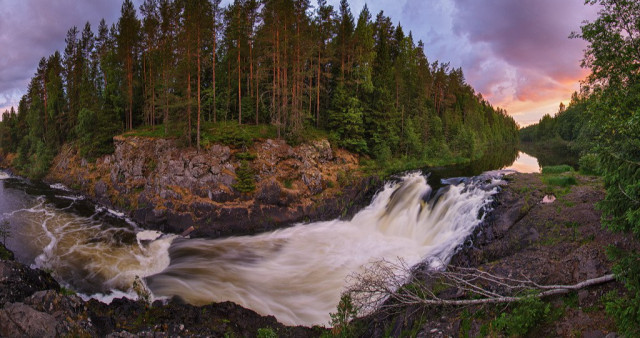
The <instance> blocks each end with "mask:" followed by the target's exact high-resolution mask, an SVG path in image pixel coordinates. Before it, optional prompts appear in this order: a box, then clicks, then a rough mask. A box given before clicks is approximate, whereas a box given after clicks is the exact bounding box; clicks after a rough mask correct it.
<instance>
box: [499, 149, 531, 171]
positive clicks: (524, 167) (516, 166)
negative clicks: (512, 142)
mask: <svg viewBox="0 0 640 338" xmlns="http://www.w3.org/2000/svg"><path fill="white" fill-rule="evenodd" d="M503 169H506V170H515V171H517V172H520V173H539V172H540V164H539V163H538V159H537V158H535V157H533V156H531V155H529V154H527V153H524V152H522V151H520V152H518V157H517V158H516V160H515V161H513V163H511V164H510V165H508V166H505V167H504V168H503Z"/></svg>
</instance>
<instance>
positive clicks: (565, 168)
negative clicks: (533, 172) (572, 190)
mask: <svg viewBox="0 0 640 338" xmlns="http://www.w3.org/2000/svg"><path fill="white" fill-rule="evenodd" d="M571 171H573V168H571V166H569V165H566V164H563V165H555V166H547V167H542V174H543V175H545V174H562V173H565V172H571Z"/></svg>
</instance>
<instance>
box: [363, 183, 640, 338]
mask: <svg viewBox="0 0 640 338" xmlns="http://www.w3.org/2000/svg"><path fill="white" fill-rule="evenodd" d="M575 177H576V179H577V185H575V186H571V187H568V188H561V187H554V186H550V185H547V184H545V183H544V182H543V180H542V178H543V176H542V175H540V174H515V175H512V176H508V177H507V179H508V181H509V184H508V185H506V186H505V187H504V189H503V191H502V192H500V193H499V194H498V195H497V196H496V199H495V201H494V211H492V212H491V213H490V214H489V215H488V218H487V220H486V222H484V223H483V224H482V225H481V226H480V227H478V228H477V229H476V230H475V232H474V234H473V235H472V237H471V238H470V240H469V241H467V245H466V246H465V247H464V248H463V250H461V251H460V252H459V253H458V254H456V255H455V256H454V258H453V259H452V261H451V264H450V266H459V267H472V268H477V269H478V270H480V271H485V272H488V273H492V274H495V275H497V276H504V277H509V278H528V279H531V280H532V281H533V282H535V283H537V284H540V285H572V284H576V283H578V282H581V281H584V280H587V279H592V278H596V277H600V276H604V275H606V274H610V273H611V268H612V265H613V263H612V262H611V261H610V260H609V259H607V256H606V249H607V247H608V246H609V245H614V246H617V247H620V248H623V249H638V248H640V245H639V244H638V243H637V241H634V240H633V239H632V238H629V237H628V236H625V235H624V234H613V233H610V232H609V231H607V230H605V229H602V226H601V222H600V212H599V211H597V210H596V209H595V206H594V205H595V203H597V202H598V201H600V200H601V199H602V198H603V197H604V188H603V185H602V182H601V180H600V179H599V178H596V177H591V176H582V175H575ZM550 193H551V194H553V195H554V196H555V197H556V199H555V200H554V201H553V202H552V203H543V202H542V201H543V199H544V197H545V196H548V195H549V194H550ZM424 282H426V281H424V280H423V283H424ZM435 289H437V291H435V292H436V293H437V294H438V295H441V296H442V298H444V299H453V300H456V299H458V300H459V299H465V296H467V295H466V294H465V293H464V292H462V291H460V290H459V289H456V288H447V287H444V288H443V287H442V286H439V287H435V286H434V290H435ZM623 290H624V288H623V287H622V284H620V283H618V282H615V281H614V282H608V283H604V284H601V285H596V286H592V287H589V288H584V289H580V290H577V291H573V292H570V293H568V294H567V295H560V296H553V297H549V298H545V299H543V300H542V301H541V302H532V303H524V304H523V303H514V304H510V305H505V304H485V305H473V306H464V307H451V306H430V307H427V306H415V305H407V306H402V307H400V309H401V310H399V311H396V312H395V313H392V314H390V313H386V312H384V311H379V312H377V313H375V314H373V315H371V316H369V317H366V318H364V319H359V320H356V321H355V322H354V324H352V325H354V326H355V327H356V328H358V329H359V330H360V331H359V332H360V334H361V335H363V336H382V335H386V334H390V335H392V336H403V335H407V334H418V335H419V336H420V335H425V336H441V337H442V336H444V337H447V336H452V337H456V336H470V337H475V336H486V335H497V336H500V335H506V336H512V335H530V336H538V337H543V336H559V337H574V336H588V337H605V336H607V337H615V336H616V335H615V332H616V326H615V323H614V322H613V320H612V319H611V318H610V317H608V316H607V314H606V312H605V299H606V297H610V296H611V295H614V296H615V295H616V294H618V293H621V292H623ZM396 310H397V309H396ZM611 334H612V335H611Z"/></svg>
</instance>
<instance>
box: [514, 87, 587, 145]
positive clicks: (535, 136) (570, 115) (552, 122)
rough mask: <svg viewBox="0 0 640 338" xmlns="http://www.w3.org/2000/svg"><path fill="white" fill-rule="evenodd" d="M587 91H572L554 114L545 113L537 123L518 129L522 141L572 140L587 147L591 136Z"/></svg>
mask: <svg viewBox="0 0 640 338" xmlns="http://www.w3.org/2000/svg"><path fill="white" fill-rule="evenodd" d="M587 103H588V96H587V93H584V92H583V93H580V94H579V93H577V92H574V93H573V95H572V96H571V102H570V103H569V105H568V106H565V105H564V104H563V103H560V107H559V108H558V112H557V113H556V115H555V116H553V117H552V116H551V115H549V114H545V115H544V116H543V117H542V118H541V119H540V121H538V123H536V124H533V125H530V126H527V127H525V128H522V129H520V140H521V141H523V142H545V141H549V140H553V139H560V140H562V141H566V142H574V144H575V145H576V146H577V147H581V148H587V147H588V143H589V141H590V140H591V138H592V136H593V135H592V131H591V128H590V126H589V120H590V114H591V113H590V111H589V110H588V109H587Z"/></svg>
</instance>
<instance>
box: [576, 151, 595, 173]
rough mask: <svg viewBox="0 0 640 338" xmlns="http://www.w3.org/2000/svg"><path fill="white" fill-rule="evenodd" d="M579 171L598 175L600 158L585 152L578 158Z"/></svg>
mask: <svg viewBox="0 0 640 338" xmlns="http://www.w3.org/2000/svg"><path fill="white" fill-rule="evenodd" d="M578 164H579V165H580V172H581V173H583V174H586V175H598V174H599V173H600V160H598V156H597V155H596V154H586V155H583V156H582V157H580V159H579V160H578Z"/></svg>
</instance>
